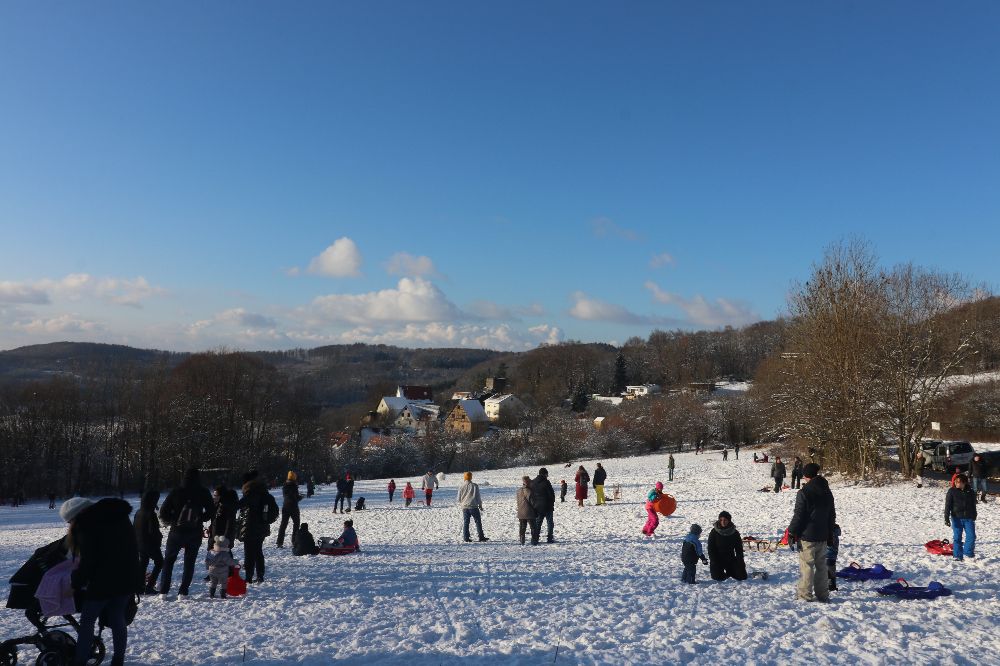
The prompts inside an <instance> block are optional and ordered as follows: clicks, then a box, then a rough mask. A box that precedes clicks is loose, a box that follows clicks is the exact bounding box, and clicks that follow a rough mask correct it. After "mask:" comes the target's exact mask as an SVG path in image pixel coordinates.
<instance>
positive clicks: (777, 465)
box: [771, 457, 785, 493]
mask: <svg viewBox="0 0 1000 666" xmlns="http://www.w3.org/2000/svg"><path fill="white" fill-rule="evenodd" d="M771 478H772V479H774V492H776V493H780V492H781V486H782V484H784V482H785V463H783V462H781V458H780V457H778V458H775V459H774V464H772V465H771Z"/></svg>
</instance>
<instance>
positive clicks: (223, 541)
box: [215, 534, 229, 548]
mask: <svg viewBox="0 0 1000 666" xmlns="http://www.w3.org/2000/svg"><path fill="white" fill-rule="evenodd" d="M215 544H216V545H217V546H221V547H222V548H229V539H227V538H226V537H224V536H222V535H221V534H220V535H219V536H217V537H215Z"/></svg>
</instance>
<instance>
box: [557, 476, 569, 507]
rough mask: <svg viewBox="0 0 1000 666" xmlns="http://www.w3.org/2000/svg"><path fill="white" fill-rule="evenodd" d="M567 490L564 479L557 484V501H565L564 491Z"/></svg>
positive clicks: (567, 486)
mask: <svg viewBox="0 0 1000 666" xmlns="http://www.w3.org/2000/svg"><path fill="white" fill-rule="evenodd" d="M567 490H569V485H567V484H566V479H563V480H562V482H561V483H560V484H559V501H560V502H565V501H566V491H567Z"/></svg>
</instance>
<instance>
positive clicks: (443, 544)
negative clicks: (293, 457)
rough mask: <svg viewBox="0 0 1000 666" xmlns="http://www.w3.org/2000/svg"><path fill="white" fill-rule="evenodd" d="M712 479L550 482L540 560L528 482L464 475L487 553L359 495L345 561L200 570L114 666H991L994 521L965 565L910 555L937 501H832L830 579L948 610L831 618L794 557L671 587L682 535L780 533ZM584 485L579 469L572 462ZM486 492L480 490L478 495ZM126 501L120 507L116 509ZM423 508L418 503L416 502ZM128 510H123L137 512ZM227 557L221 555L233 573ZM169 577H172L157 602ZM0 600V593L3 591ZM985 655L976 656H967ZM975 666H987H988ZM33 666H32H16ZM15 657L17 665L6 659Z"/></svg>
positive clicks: (732, 486)
mask: <svg viewBox="0 0 1000 666" xmlns="http://www.w3.org/2000/svg"><path fill="white" fill-rule="evenodd" d="M741 457H742V459H741V460H739V461H736V460H733V459H732V458H733V456H732V454H731V455H730V458H731V459H730V460H729V461H728V462H722V461H721V456H720V455H718V454H709V455H699V456H695V455H693V454H688V453H685V454H680V455H677V456H676V459H677V470H676V476H675V481H673V482H667V481H666V480H665V479H666V471H665V468H666V456H665V455H656V456H644V457H638V458H629V459H618V460H613V459H612V460H604V461H603V463H604V466H605V467H606V468H607V470H608V481H607V489H608V493H609V495H610V493H611V490H612V488H613V486H614V485H616V484H620V485H621V489H622V495H623V499H622V500H621V501H620V502H615V503H611V504H608V505H606V506H603V507H596V506H593V505H592V502H593V496H592V493H591V498H590V499H589V500H588V502H587V506H585V507H583V508H580V507H577V506H576V504H575V502H572V500H571V498H572V482H573V472H574V471H575V468H576V465H577V464H580V461H574V464H573V465H572V467H570V468H564V467H563V466H561V465H551V466H549V470H550V479H551V480H552V481H553V485H555V486H556V487H558V484H559V480H560V479H562V478H565V479H566V480H567V481H568V482H569V483H570V496H569V497H570V499H568V501H567V502H566V503H564V504H563V503H557V505H556V512H555V520H556V538H557V540H558V543H556V544H551V545H549V544H542V545H540V546H535V547H532V546H521V545H520V544H518V543H517V521H516V519H515V508H514V492H515V489H516V487H517V486H519V485H520V478H521V476H522V475H524V474H530V475H531V476H534V474H535V472H536V471H537V468H535V467H533V468H530V469H527V468H521V469H509V470H497V471H489V472H476V473H475V478H474V481H477V482H479V483H480V484H481V492H482V496H483V500H484V503H485V510H484V515H483V520H484V527H485V530H486V534H487V535H488V536H489V537H490V538H491V541H490V542H488V543H471V544H465V543H461V540H460V532H459V530H460V525H459V511H458V509H457V508H456V507H455V494H456V490H457V487H458V484H459V483H460V481H461V474H459V473H457V472H458V471H459V470H454V472H456V473H451V474H448V476H447V478H446V480H445V482H443V483H442V484H441V489H440V490H439V491H437V492H435V494H434V502H433V506H432V507H430V508H426V507H423V506H413V507H410V508H408V509H407V508H403V506H402V502H401V501H400V498H399V496H400V494H401V490H402V487H403V486H404V485H405V482H406V481H407V480H409V481H413V482H415V487H418V488H419V479H417V478H411V479H404V478H397V479H396V484H397V486H398V489H397V494H396V497H397V500H396V502H394V503H393V504H392V505H391V506H390V505H388V504H387V501H386V499H387V498H386V494H385V483H386V480H378V481H366V480H362V481H359V482H357V484H356V486H355V499H356V498H357V496H358V495H364V496H365V497H366V498H367V503H368V505H369V507H371V508H370V509H369V510H367V511H364V512H355V513H352V514H351V516H350V517H352V518H353V519H354V520H355V526H356V528H357V531H358V534H359V536H360V539H361V544H362V549H363V552H362V553H360V554H358V555H351V556H346V557H336V558H333V557H324V556H317V557H309V558H295V557H292V556H291V552H290V549H284V550H277V549H275V548H274V546H273V537H272V539H270V540H269V544H268V546H267V547H266V549H265V553H266V556H267V582H266V583H264V584H263V585H261V586H259V587H252V588H251V590H250V593H249V595H248V596H247V597H246V598H243V599H230V600H226V601H222V600H214V601H210V600H207V599H205V598H204V597H203V595H204V593H205V590H206V584H205V583H203V582H202V580H201V579H202V577H203V575H204V574H203V571H204V565H203V563H202V560H201V558H199V567H198V570H197V575H196V578H195V583H194V585H193V586H192V591H193V592H197V594H196V595H193V596H192V598H190V599H187V600H178V601H166V600H163V599H160V598H145V599H144V601H143V603H142V604H141V606H140V609H139V615H138V617H137V619H136V621H135V624H134V625H133V626H132V627H131V631H130V637H129V638H130V640H129V660H128V661H129V663H130V664H131V663H135V664H208V663H211V664H239V663H243V662H242V660H243V651H244V648H245V649H246V662H245V663H247V664H268V665H276V664H327V663H330V662H331V661H333V660H338V661H342V662H343V663H357V664H360V663H365V664H398V663H402V662H403V661H404V660H405V661H406V662H407V663H408V664H418V665H421V664H428V665H429V664H441V663H455V662H457V661H459V659H461V660H463V661H465V662H468V663H473V664H542V663H545V664H549V663H557V664H605V663H606V664H649V663H709V662H720V663H721V662H725V663H731V662H736V663H751V664H788V663H803V662H804V661H806V660H807V659H808V660H810V661H815V662H818V663H830V664H841V663H865V664H895V663H915V662H922V663H942V662H947V663H972V662H976V663H998V661H997V657H996V654H995V652H994V651H993V650H992V645H993V644H994V642H995V638H994V637H995V634H996V632H997V629H998V620H997V619H996V618H998V617H1000V613H998V611H1000V601H998V596H1000V582H998V581H997V579H998V573H1000V567H998V566H997V562H998V556H1000V540H998V538H997V536H996V535H997V527H998V526H1000V520H998V516H997V514H998V508H997V507H998V506H1000V505H998V504H997V503H992V504H989V505H986V506H985V507H982V508H981V513H980V518H979V520H978V523H977V531H978V532H979V535H980V546H979V548H977V559H975V560H971V561H970V560H967V561H966V562H964V563H956V562H953V561H952V560H951V559H950V558H946V557H940V556H931V555H928V554H926V553H925V551H924V549H923V543H924V542H926V541H928V540H930V539H934V538H950V536H951V535H950V530H949V529H947V528H946V527H945V526H944V524H943V505H944V492H945V486H944V482H943V481H941V480H936V481H931V482H930V484H929V485H930V487H927V486H926V485H925V487H924V488H923V489H917V488H915V487H914V486H912V485H911V484H908V483H906V484H898V485H894V486H887V487H862V486H848V485H845V484H843V483H840V482H836V481H835V482H834V483H833V486H834V492H835V494H836V497H837V506H838V517H839V523H840V525H841V526H842V528H843V537H842V543H841V550H840V559H839V561H838V566H839V567H844V566H847V565H848V564H849V563H850V562H851V561H852V560H855V561H857V562H859V563H860V564H862V565H863V566H871V565H872V564H875V563H877V562H881V563H883V564H884V565H886V566H887V567H888V568H890V569H893V570H895V571H896V572H897V573H898V574H899V575H902V576H905V577H906V578H907V579H908V580H909V581H911V582H913V583H915V584H920V585H926V584H927V583H928V582H929V581H931V580H939V581H941V582H942V583H944V584H945V585H947V586H949V587H951V588H952V589H953V590H954V591H955V595H954V596H953V597H949V598H943V599H938V600H936V601H932V602H922V601H905V602H904V601H896V600H894V599H888V598H883V597H879V596H878V595H877V594H875V591H874V589H875V587H876V586H877V584H876V583H846V582H845V583H842V584H841V589H840V591H838V592H834V593H833V602H832V603H831V604H829V605H823V604H808V603H804V602H796V601H795V600H794V594H795V593H794V584H795V581H796V579H797V572H798V565H797V559H796V557H795V556H794V555H793V554H791V553H790V552H788V551H786V550H784V549H782V550H779V551H778V552H776V553H758V552H748V553H747V566H748V569H750V570H767V571H768V572H770V577H769V579H768V580H766V581H765V580H752V581H746V582H742V583H738V582H735V581H726V582H723V583H715V582H712V581H711V580H710V579H708V572H707V567H702V566H701V565H699V568H698V578H699V583H698V585H695V586H687V585H684V584H682V583H681V582H680V580H679V579H680V574H681V566H680V561H679V559H680V557H679V553H680V542H681V539H682V537H683V536H684V534H685V533H686V532H687V528H688V527H689V525H690V524H691V523H692V522H697V523H700V524H701V525H703V526H704V527H705V534H704V535H703V537H704V538H703V542H704V540H705V538H707V534H708V529H709V526H710V525H711V523H712V522H713V521H714V519H715V517H716V516H717V515H718V512H719V511H720V510H723V509H725V510H727V511H729V512H730V513H732V514H733V518H734V521H735V523H736V526H737V527H738V528H739V529H740V530H741V532H742V533H743V535H744V536H747V535H753V536H757V537H765V536H772V535H776V534H777V533H779V532H780V531H781V530H783V528H784V527H785V526H786V525H787V523H788V520H789V518H790V517H791V513H792V507H793V504H794V500H795V493H794V492H786V493H782V494H779V495H774V494H772V493H760V492H756V491H757V490H758V489H759V488H761V487H762V486H764V485H766V484H767V483H768V479H767V475H768V472H769V469H770V466H769V465H763V464H754V463H753V461H752V451H751V450H750V449H747V448H744V449H743V450H742V451H741ZM583 464H584V465H585V466H586V467H587V469H588V471H590V472H591V473H593V469H594V464H593V462H592V461H583ZM656 480H664V482H665V484H666V486H667V490H668V492H670V493H671V494H673V495H674V496H675V497H676V498H677V500H678V511H677V513H676V514H675V515H674V516H671V517H669V518H665V519H663V520H662V522H661V526H660V528H659V530H658V533H657V538H656V539H654V540H652V541H650V540H647V539H646V538H645V537H642V536H641V535H640V534H639V529H640V528H641V526H642V524H643V522H644V521H645V512H644V511H643V509H642V497H643V495H644V494H645V492H646V491H647V490H648V488H649V487H650V486H651V485H652V484H653V483H654V482H655V481H656ZM487 484H488V485H487ZM333 495H334V491H333V490H332V489H331V488H329V487H326V486H320V487H319V488H318V494H317V496H315V497H313V498H311V499H308V500H304V501H303V502H302V509H303V520H304V521H306V522H308V523H309V524H310V527H311V531H312V533H313V534H314V535H315V536H316V538H317V540H318V539H319V538H320V537H322V536H338V535H339V533H340V525H341V522H342V520H343V518H345V517H347V516H340V515H334V514H332V513H331V511H330V507H331V505H332V503H333ZM132 499H133V500H135V499H136V498H132ZM421 500H422V493H421V492H418V493H417V501H418V502H419V501H421ZM136 504H137V502H136ZM56 514H57V512H56V511H49V510H48V509H46V508H45V504H39V503H34V504H29V505H27V506H24V507H20V508H17V509H12V508H10V507H2V508H0V576H2V580H3V581H6V580H7V578H9V577H10V575H11V574H13V572H14V571H15V570H16V569H17V567H18V566H20V564H21V563H22V562H23V561H24V560H25V559H26V558H27V557H28V556H29V555H30V554H31V552H32V551H33V550H34V549H35V548H37V547H38V546H39V545H42V544H44V543H47V542H48V541H50V540H52V539H54V538H56V537H57V536H59V535H60V534H61V533H62V531H63V529H64V528H63V526H62V525H61V524H60V522H59V518H58V516H57V515H56ZM241 555H242V553H241V551H240V550H239V549H238V550H237V557H238V558H239V557H241ZM179 575H180V564H178V567H177V568H176V569H175V574H174V580H175V583H176V581H177V580H178V578H179ZM0 594H3V595H4V597H5V596H6V594H7V589H6V583H4V586H3V589H2V590H0ZM27 628H28V625H27V622H26V621H25V619H24V617H23V616H22V615H21V613H20V611H12V610H8V611H5V612H2V613H0V636H3V637H4V638H8V637H12V636H15V635H21V634H22V633H26V630H27ZM984 651H985V652H984ZM990 654H993V655H994V656H993V657H990V656H989V655H990ZM34 656H35V655H34V654H33V653H32V654H31V655H30V657H31V659H32V660H33V659H34ZM22 657H23V658H25V659H26V658H27V657H28V651H24V653H23V654H22Z"/></svg>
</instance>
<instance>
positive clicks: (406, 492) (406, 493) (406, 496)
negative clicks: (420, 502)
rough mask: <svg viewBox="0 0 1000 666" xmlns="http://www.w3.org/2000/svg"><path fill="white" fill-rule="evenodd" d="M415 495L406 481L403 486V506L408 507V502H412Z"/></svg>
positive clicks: (411, 486)
mask: <svg viewBox="0 0 1000 666" xmlns="http://www.w3.org/2000/svg"><path fill="white" fill-rule="evenodd" d="M416 495H417V493H416V491H414V490H413V485H412V484H410V482H409V481H407V482H406V485H405V486H403V505H404V506H410V502H412V501H413V498H414V497H416Z"/></svg>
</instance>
